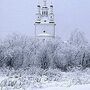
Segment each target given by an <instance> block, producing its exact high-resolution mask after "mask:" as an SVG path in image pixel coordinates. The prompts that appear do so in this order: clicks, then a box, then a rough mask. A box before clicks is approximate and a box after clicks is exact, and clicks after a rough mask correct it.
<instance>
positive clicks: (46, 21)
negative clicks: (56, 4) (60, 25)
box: [34, 0, 56, 39]
mask: <svg viewBox="0 0 90 90" xmlns="http://www.w3.org/2000/svg"><path fill="white" fill-rule="evenodd" d="M34 25H35V37H36V38H42V39H43V38H44V39H46V38H55V25H56V24H55V21H54V13H53V4H52V3H51V4H50V5H49V6H47V0H43V5H40V4H38V5H37V13H36V20H35V23H34Z"/></svg>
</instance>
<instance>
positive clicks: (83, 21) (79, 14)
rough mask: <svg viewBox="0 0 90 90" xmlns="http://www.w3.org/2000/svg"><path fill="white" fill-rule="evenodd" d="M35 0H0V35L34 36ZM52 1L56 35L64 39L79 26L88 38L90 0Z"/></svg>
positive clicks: (89, 36)
mask: <svg viewBox="0 0 90 90" xmlns="http://www.w3.org/2000/svg"><path fill="white" fill-rule="evenodd" d="M40 1H41V0H40ZM37 2H38V1H37V0H0V36H1V37H4V36H5V35H6V34H7V33H12V32H16V33H25V34H28V35H30V36H34V21H35V12H36V10H37V8H36V5H37ZM52 2H53V4H54V13H55V21H56V24H57V25H56V35H58V36H60V37H61V38H62V39H64V40H66V39H68V38H69V36H70V33H71V32H72V31H73V30H75V29H76V28H79V30H81V31H82V32H85V34H86V37H87V38H88V39H89V40H90V0H52ZM48 3H50V0H48Z"/></svg>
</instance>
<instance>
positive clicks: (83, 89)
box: [27, 85, 90, 90]
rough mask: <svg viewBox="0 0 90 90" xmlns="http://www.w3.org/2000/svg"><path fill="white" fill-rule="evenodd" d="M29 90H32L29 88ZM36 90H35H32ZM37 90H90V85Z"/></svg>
mask: <svg viewBox="0 0 90 90" xmlns="http://www.w3.org/2000/svg"><path fill="white" fill-rule="evenodd" d="M27 90H30V89H29V88H28V89H27ZM32 90H34V89H32ZM35 90H90V85H76V86H71V87H59V86H58V87H48V88H41V89H35Z"/></svg>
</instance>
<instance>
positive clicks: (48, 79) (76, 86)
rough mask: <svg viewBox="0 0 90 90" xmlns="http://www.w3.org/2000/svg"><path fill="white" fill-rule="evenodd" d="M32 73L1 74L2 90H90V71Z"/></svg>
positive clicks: (0, 88)
mask: <svg viewBox="0 0 90 90" xmlns="http://www.w3.org/2000/svg"><path fill="white" fill-rule="evenodd" d="M33 71H34V69H33ZM30 72H31V70H26V71H23V70H18V71H14V70H11V71H8V70H6V71H4V72H3V73H2V72H0V90H55V89H57V90H80V89H81V90H90V69H85V70H83V71H81V70H76V71H70V72H61V71H60V70H57V69H55V70H52V69H51V70H47V71H44V70H41V71H40V70H37V71H34V72H33V73H30Z"/></svg>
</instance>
